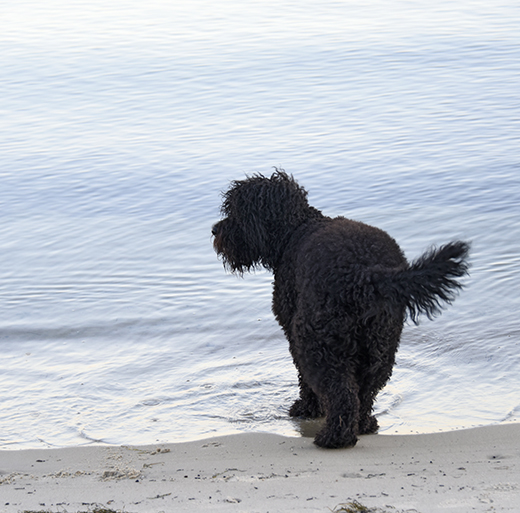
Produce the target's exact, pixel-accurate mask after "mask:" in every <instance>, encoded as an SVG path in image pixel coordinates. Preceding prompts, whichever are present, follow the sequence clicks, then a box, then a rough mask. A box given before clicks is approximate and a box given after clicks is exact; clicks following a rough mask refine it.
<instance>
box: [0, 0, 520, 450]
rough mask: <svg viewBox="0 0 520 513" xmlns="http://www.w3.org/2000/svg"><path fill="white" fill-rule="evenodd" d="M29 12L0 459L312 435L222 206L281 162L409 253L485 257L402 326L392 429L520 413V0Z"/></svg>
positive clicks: (265, 279)
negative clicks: (436, 309)
mask: <svg viewBox="0 0 520 513" xmlns="http://www.w3.org/2000/svg"><path fill="white" fill-rule="evenodd" d="M170 4H171V2H161V1H159V0H152V1H151V2H148V3H147V4H146V7H144V4H143V5H141V4H140V3H138V2H132V1H129V0H125V1H123V2H120V3H119V4H118V8H117V9H115V8H110V7H106V6H104V4H103V3H102V2H99V1H91V2H89V3H85V4H80V3H74V5H72V4H69V3H65V2H61V1H57V0H56V1H50V2H45V5H43V4H41V3H37V2H33V1H25V2H24V1H21V2H16V4H13V5H6V6H3V7H2V8H1V10H2V12H1V14H0V26H1V28H2V30H1V31H0V63H1V67H2V70H3V71H2V76H1V77H0V83H1V85H2V91H3V94H2V95H1V96H0V112H1V113H2V117H1V119H2V121H1V123H0V213H1V216H2V223H1V225H0V241H1V243H2V251H1V252H0V312H1V317H0V351H1V354H2V358H1V359H0V398H1V400H0V401H1V411H2V415H1V416H0V447H3V448H29V447H41V446H68V445H78V444H85V443H92V442H103V443H111V444H112V443H113V444H122V443H140V444H145V443H154V442H155V441H161V442H176V441H185V440H193V439H196V438H201V437H205V436H209V435H219V434H227V433H234V432H243V431H268V432H273V433H281V434H289V435H297V434H304V435H309V434H312V433H313V432H314V431H315V430H316V425H315V423H312V422H303V423H302V422H300V421H297V420H293V419H290V418H289V417H288V415H287V410H288V407H289V405H290V404H291V401H293V400H294V399H295V398H296V396H297V386H296V382H297V380H296V372H295V370H294V368H293V365H292V362H291V359H290V356H289V353H288V349H287V343H286V341H285V340H284V338H283V335H282V333H281V331H280V329H279V327H278V326H277V324H276V322H275V321H274V319H273V316H272V314H271V312H270V296H271V281H272V278H271V276H270V275H269V274H268V273H266V272H258V273H256V274H254V275H250V276H245V277H244V278H243V279H241V278H237V277H235V276H232V275H229V274H226V273H225V271H224V269H223V268H222V264H221V263H220V262H219V261H218V260H217V258H216V256H215V254H214V252H213V249H212V246H211V236H210V235H211V233H210V230H211V225H212V224H213V223H214V222H215V221H217V220H218V218H219V203H220V192H221V191H222V190H225V189H226V188H227V186H228V183H229V181H230V180H233V179H239V178H242V177H243V176H244V175H245V174H246V173H251V172H255V171H256V172H262V173H264V174H269V173H270V172H271V168H272V166H282V167H284V168H285V169H286V170H287V171H288V172H289V173H292V174H294V176H295V177H296V178H297V179H298V180H299V181H300V183H301V184H302V185H304V186H305V187H306V188H307V190H308V191H309V200H310V202H311V204H313V205H314V206H316V207H317V208H320V209H321V210H323V212H324V213H326V214H327V215H331V216H336V215H343V216H346V217H350V218H354V219H358V220H362V221H364V222H367V223H369V224H373V225H376V226H378V227H380V228H383V229H385V230H387V231H388V232H389V233H390V234H391V235H392V236H393V237H394V238H395V239H396V240H397V241H398V242H399V243H400V244H401V246H402V247H403V249H404V250H405V252H406V254H407V256H408V257H409V258H414V257H416V256H418V255H419V254H420V253H421V252H422V251H424V250H425V249H426V248H427V247H429V245H431V244H442V243H443V242H446V241H448V240H451V239H455V238H463V239H468V240H471V241H472V242H473V250H472V259H471V261H472V268H471V276H470V278H469V279H467V280H466V285H467V287H466V289H465V290H464V291H463V292H462V294H461V295H460V297H459V298H458V299H457V300H456V301H455V303H454V304H453V305H452V306H451V307H450V308H449V309H447V310H446V311H445V312H444V313H443V315H442V316H441V317H439V318H437V319H436V320H435V321H433V322H430V321H427V320H423V321H422V322H421V324H420V325H419V326H413V325H411V326H407V327H406V329H405V332H404V335H403V339H402V344H401V349H400V351H399V354H398V362H397V366H396V368H395V371H394V375H393V377H392V380H391V381H390V383H389V384H388V386H387V387H386V388H385V389H384V390H383V391H382V393H381V394H380V396H379V400H378V403H377V405H376V413H377V415H378V418H379V422H380V425H381V432H382V433H394V432H397V433H408V432H431V431H439V430H449V429H457V428H461V427H470V426H475V425H485V424H496V423H500V422H507V421H517V420H518V415H519V410H520V395H519V393H518V390H519V389H520V377H519V376H520V373H519V372H518V369H519V364H520V347H519V339H520V323H519V321H518V313H517V312H518V310H519V307H520V299H519V293H518V291H519V290H520V273H519V271H520V252H519V249H518V241H519V240H520V153H519V150H518V148H519V139H520V93H519V92H518V81H519V79H520V64H519V63H520V45H519V43H520V36H519V35H518V30H517V27H518V22H519V21H520V19H519V18H520V7H519V6H518V5H517V4H516V3H513V2H509V3H508V2H502V3H501V4H500V5H499V6H491V5H484V4H482V3H480V2H472V1H461V2H457V3H456V5H453V3H452V2H440V3H436V4H435V5H432V6H430V7H413V6H411V4H409V3H407V2H399V1H392V2H373V3H371V4H370V5H369V4H366V6H361V5H358V4H356V3H354V2H324V3H320V5H319V6H316V5H315V4H314V3H310V2H301V1H300V2H297V3H296V2H282V3H280V2H276V3H274V2H265V1H263V2H251V3H248V4H247V6H245V5H244V4H243V3H238V2H235V1H232V0H226V1H225V2H221V3H220V4H219V5H218V6H215V5H214V3H210V2H202V1H199V2H197V1H195V2H190V3H183V2H179V3H175V5H170Z"/></svg>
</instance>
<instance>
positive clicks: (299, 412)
mask: <svg viewBox="0 0 520 513" xmlns="http://www.w3.org/2000/svg"><path fill="white" fill-rule="evenodd" d="M289 415H290V416H291V417H302V418H304V419H317V418H319V417H323V411H322V409H321V408H320V406H319V405H318V404H309V403H308V402H305V401H303V400H302V399H297V400H296V401H295V402H294V404H293V405H292V406H291V409H290V410H289Z"/></svg>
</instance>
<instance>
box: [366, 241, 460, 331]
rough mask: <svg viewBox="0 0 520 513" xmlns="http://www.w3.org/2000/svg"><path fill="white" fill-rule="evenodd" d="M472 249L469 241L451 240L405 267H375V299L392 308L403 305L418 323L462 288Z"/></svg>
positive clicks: (450, 299) (373, 278)
mask: <svg viewBox="0 0 520 513" xmlns="http://www.w3.org/2000/svg"><path fill="white" fill-rule="evenodd" d="M469 249H470V245H469V243H467V242H462V241H455V242H450V243H448V244H446V245H444V246H441V247H440V248H438V249H437V248H433V249H431V250H430V251H427V252H426V253H424V255H422V256H421V257H419V258H418V259H417V260H415V261H414V262H412V263H411V264H410V265H409V266H407V267H406V268H401V269H387V270H376V271H375V272H374V274H373V276H372V283H373V286H374V288H375V290H376V295H377V296H378V298H379V301H376V303H378V304H379V305H380V306H382V307H383V308H384V309H385V310H390V311H392V310H395V307H399V308H400V309H401V310H402V308H403V307H404V308H405V309H406V311H407V312H408V314H409V315H410V318H411V319H412V321H413V322H415V323H417V318H418V316H419V315H420V314H423V313H424V314H426V315H427V316H428V318H430V319H431V318H432V317H433V316H435V315H436V314H438V313H439V312H440V311H441V309H442V306H443V303H448V304H450V303H451V302H452V301H453V300H454V299H455V296H456V294H457V292H458V290H459V289H461V288H462V284H461V283H460V282H459V281H458V279H459V278H462V277H463V276H465V275H466V274H467V273H468V267H469V266H468V263H467V258H468V254H469ZM381 300H382V301H381Z"/></svg>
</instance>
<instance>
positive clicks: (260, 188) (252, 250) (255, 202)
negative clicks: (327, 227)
mask: <svg viewBox="0 0 520 513" xmlns="http://www.w3.org/2000/svg"><path fill="white" fill-rule="evenodd" d="M223 197H224V201H223V203H222V207H221V213H222V215H223V219H222V220H221V221H219V222H218V223H217V224H215V225H214V226H213V229H212V233H213V236H214V240H213V246H214V248H215V251H216V252H217V254H218V255H219V256H221V257H222V259H223V262H224V265H225V266H226V267H227V268H229V269H230V270H231V271H233V272H238V273H243V272H245V271H249V270H251V269H253V268H255V267H257V266H264V267H266V268H267V269H270V270H273V269H275V267H276V265H277V262H278V261H279V258H280V256H281V254H282V252H283V249H284V247H285V244H287V241H288V239H289V237H290V236H291V234H292V232H293V231H294V230H295V229H296V228H297V227H298V226H300V225H301V224H302V223H303V222H305V221H306V220H308V219H310V218H312V217H317V216H318V215H321V214H320V213H319V212H318V211H317V210H316V209H314V208H312V207H310V206H309V204H308V203H307V192H306V191H305V189H303V187H300V186H299V185H298V184H297V183H296V181H295V180H294V179H293V177H292V176H288V175H287V174H286V173H285V172H284V171H283V170H276V172H275V173H273V174H272V176H271V177H270V178H267V177H265V176H263V175H260V174H257V175H253V176H251V177H248V178H246V179H245V180H237V181H234V182H232V183H231V187H230V189H229V190H228V191H227V192H226V193H225V194H224V195H223Z"/></svg>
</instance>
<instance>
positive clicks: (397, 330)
mask: <svg viewBox="0 0 520 513" xmlns="http://www.w3.org/2000/svg"><path fill="white" fill-rule="evenodd" d="M401 331H402V318H396V319H390V320H389V319H379V320H378V321H377V322H376V320H374V322H372V323H370V324H369V325H368V326H367V329H366V330H365V331H364V333H363V341H362V342H360V344H359V346H360V347H363V348H364V354H361V355H360V358H361V365H360V366H359V367H358V371H357V376H356V379H357V382H358V383H359V402H360V411H359V434H360V435H365V434H369V433H375V432H376V431H377V430H378V428H379V426H378V423H377V420H376V418H375V417H374V415H372V408H373V405H374V402H375V400H376V396H377V394H378V392H379V391H380V390H381V389H382V388H383V387H384V386H385V385H386V383H387V382H388V380H389V379H390V377H391V375H392V369H393V367H394V363H395V354H396V352H397V347H398V345H399V339H400V336H401Z"/></svg>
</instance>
